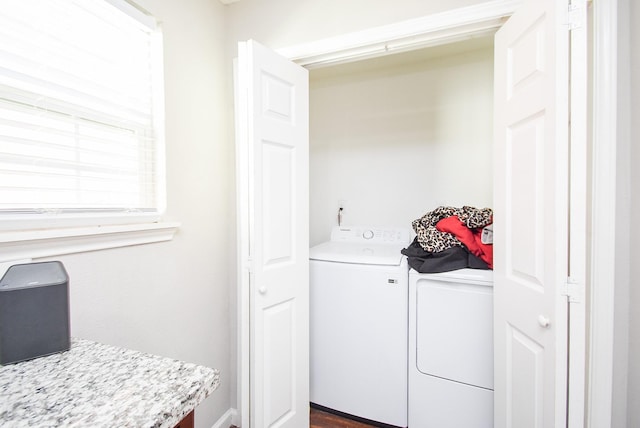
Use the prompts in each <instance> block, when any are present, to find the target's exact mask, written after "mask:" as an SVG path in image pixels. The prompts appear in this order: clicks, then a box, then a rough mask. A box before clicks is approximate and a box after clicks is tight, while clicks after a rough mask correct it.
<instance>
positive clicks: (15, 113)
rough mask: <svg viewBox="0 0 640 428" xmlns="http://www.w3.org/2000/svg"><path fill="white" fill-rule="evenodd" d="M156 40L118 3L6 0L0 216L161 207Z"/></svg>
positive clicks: (0, 43) (139, 16)
mask: <svg viewBox="0 0 640 428" xmlns="http://www.w3.org/2000/svg"><path fill="white" fill-rule="evenodd" d="M161 43H162V41H161V35H160V32H159V31H158V30H157V28H155V24H154V20H153V19H152V18H151V17H149V16H148V15H146V14H144V13H142V12H141V11H139V10H137V9H135V8H134V7H133V6H132V5H130V4H128V3H125V2H124V1H121V0H109V1H106V0H3V1H2V7H0V221H1V220H2V219H3V216H4V218H5V219H6V218H9V217H10V218H21V217H24V218H37V217H46V218H51V217H65V216H67V217H69V216H71V217H74V216H75V217H84V216H86V217H91V216H96V217H97V216H101V217H108V216H115V217H118V216H125V217H128V216H134V217H135V216H136V215H140V214H142V216H141V217H144V216H145V215H149V214H152V215H153V214H155V215H157V214H159V213H160V212H161V211H162V209H163V207H164V158H163V133H162V128H163V108H164V107H163V100H162V72H161V70H162V68H161V67H162V57H161V56H162V55H161V49H162V47H161Z"/></svg>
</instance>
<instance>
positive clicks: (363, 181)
mask: <svg viewBox="0 0 640 428" xmlns="http://www.w3.org/2000/svg"><path fill="white" fill-rule="evenodd" d="M492 111H493V39H492V38H486V39H483V40H479V41H478V40H476V41H471V42H470V41H466V42H461V43H457V44H454V45H449V46H441V47H437V48H430V49H427V50H424V51H422V52H412V53H406V54H396V55H392V56H387V57H383V58H377V59H371V60H366V61H360V62H357V63H350V64H344V65H339V66H333V67H328V68H323V69H317V70H311V73H310V145H311V147H310V187H311V188H310V195H311V198H310V199H311V202H310V211H311V214H310V222H311V224H310V229H311V245H314V244H317V243H319V242H321V241H324V240H327V239H328V237H329V233H330V231H331V227H332V226H334V225H336V224H337V211H338V208H339V202H340V201H344V202H345V206H344V211H343V224H344V225H374V226H393V227H407V228H410V227H411V221H412V220H414V219H416V218H418V217H420V216H422V215H423V214H424V213H426V212H427V211H430V210H432V209H434V208H436V207H437V206H439V205H453V206H462V205H473V206H478V207H491V206H492V204H491V202H492V178H493V177H492V174H493V172H492V145H493V140H492V139H493V132H492V130H493V114H492Z"/></svg>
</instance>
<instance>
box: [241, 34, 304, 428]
mask: <svg viewBox="0 0 640 428" xmlns="http://www.w3.org/2000/svg"><path fill="white" fill-rule="evenodd" d="M237 76H238V85H237V87H236V89H237V92H236V95H237V103H238V110H237V114H238V117H237V123H238V126H237V132H238V135H237V139H238V140H237V145H238V147H237V155H238V161H237V163H238V177H237V178H238V198H239V200H238V210H239V213H238V221H239V227H238V229H239V235H240V242H239V247H240V248H239V260H240V265H241V266H240V279H241V280H240V282H241V285H240V290H239V293H240V297H241V305H240V312H241V313H240V318H241V319H242V320H244V321H241V326H240V329H241V339H240V340H241V342H246V343H245V344H242V343H241V350H240V353H241V354H243V353H246V351H247V349H246V347H248V348H249V352H248V353H247V356H248V360H247V359H246V358H245V360H244V361H242V362H241V364H240V373H239V376H240V378H241V379H245V380H246V381H248V385H247V384H246V383H245V382H243V384H242V385H241V389H243V392H242V393H243V394H248V395H247V396H246V397H242V398H241V403H240V406H241V412H242V417H241V419H242V420H241V423H242V426H243V427H251V428H263V427H283V428H285V427H290V428H304V427H308V426H309V309H308V308H309V226H308V223H309V212H308V211H309V209H308V206H309V202H308V193H309V178H308V176H309V134H308V128H309V119H308V116H309V113H308V104H309V102H308V99H309V89H308V72H307V70H306V69H304V68H302V67H300V66H298V65H295V64H293V63H292V62H290V61H288V60H286V59H284V58H282V57H280V56H278V55H277V54H276V53H275V52H272V51H270V50H268V49H267V48H265V47H264V46H261V45H260V44H258V43H256V42H254V41H248V42H243V43H240V44H239V52H238V63H237ZM243 322H244V323H245V324H243ZM246 323H248V325H247V324H246ZM243 332H244V334H242V333H243ZM243 347H244V349H243ZM247 372H248V373H247ZM246 407H248V409H247V408H246ZM247 418H249V419H250V422H249V421H248V420H247Z"/></svg>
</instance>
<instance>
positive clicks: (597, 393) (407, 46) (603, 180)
mask: <svg viewBox="0 0 640 428" xmlns="http://www.w3.org/2000/svg"><path fill="white" fill-rule="evenodd" d="M521 4H522V0H494V1H488V2H484V3H480V4H477V5H474V6H469V7H463V8H459V9H454V10H449V11H446V12H441V13H437V14H432V15H427V16H424V17H420V18H415V19H411V20H408V21H402V22H398V23H395V24H390V25H385V26H381V27H375V28H369V29H366V30H362V31H358V32H354V33H348V34H343V35H340V36H336V37H331V38H327V39H322V40H317V41H313V42H310V43H304V44H300V45H294V46H289V47H284V48H281V49H277V52H278V53H280V54H281V55H283V56H285V57H287V58H289V59H290V60H292V61H294V62H296V63H297V64H299V65H302V66H304V67H306V68H308V69H313V68H318V67H324V66H330V65H336V64H339V63H345V62H351V61H358V60H362V59H367V58H374V57H379V56H383V55H386V54H389V53H398V52H403V51H410V50H415V49H420V48H425V47H429V46H437V45H442V44H446V43H451V42H455V41H460V40H465V39H468V38H472V37H478V36H482V35H489V34H493V33H495V31H497V29H498V28H499V27H500V26H501V25H502V23H503V22H504V21H505V20H506V19H508V17H509V16H511V15H512V14H513V12H514V11H515V10H516V9H517V8H518V7H519V6H520V5H521ZM592 8H593V9H592V13H593V15H597V16H598V17H599V19H594V23H593V25H592V27H591V28H592V31H593V60H592V63H593V64H594V65H593V67H594V70H593V81H592V86H591V87H592V88H593V89H592V90H593V94H592V96H593V101H592V103H593V111H592V113H591V115H590V117H589V124H588V126H589V127H590V129H591V130H593V135H592V139H591V142H590V145H591V148H592V153H593V154H592V162H591V168H592V175H591V177H588V178H587V180H588V182H587V183H586V187H587V189H588V192H589V194H590V195H591V203H590V205H589V208H590V210H591V212H592V217H591V219H590V223H589V225H588V228H589V229H590V230H591V231H592V234H591V239H590V243H589V244H588V248H587V250H588V251H589V257H588V259H589V260H605V261H606V263H591V266H588V267H587V269H588V272H589V276H590V280H589V282H588V285H587V290H586V293H587V294H588V296H589V297H588V298H587V299H586V301H587V302H588V303H589V306H587V307H585V308H584V309H585V310H584V311H582V318H583V319H582V320H578V322H580V323H581V324H582V325H583V326H584V327H585V329H584V330H585V331H586V335H587V336H588V337H589V343H590V346H589V348H587V345H586V343H587V342H586V339H587V338H586V337H580V338H577V341H578V343H577V344H576V343H574V344H573V345H572V347H573V349H585V355H580V356H577V358H578V359H579V364H584V361H585V358H586V361H588V365H587V368H586V372H585V374H584V376H585V378H586V379H582V380H580V381H579V383H578V385H579V386H583V385H584V388H585V400H584V406H585V407H586V409H587V411H586V420H587V421H586V422H587V426H593V427H596V426H597V427H607V426H610V421H611V414H612V400H611V393H612V378H613V364H614V361H613V326H614V295H615V293H614V289H613V287H609V286H603V287H598V286H597V285H598V284H614V279H615V269H614V266H615V263H614V262H615V259H614V254H615V251H614V250H615V243H616V242H615V234H614V232H615V230H613V229H614V224H613V222H612V221H611V218H612V211H611V210H612V208H611V207H614V206H615V194H616V177H615V174H612V173H611V172H612V171H615V163H616V159H615V158H616V156H615V153H616V137H617V133H616V130H617V115H616V112H617V107H618V99H617V96H616V94H617V80H616V76H617V65H618V63H617V61H618V58H617V47H618V39H617V13H618V6H617V5H616V3H615V2H593V5H592ZM593 284H595V285H596V286H593ZM589 316H590V318H591V319H590V323H589V326H588V328H587V323H586V317H589ZM575 321H576V320H573V321H572V322H575ZM572 339H573V340H576V338H575V337H573V338H572ZM570 363H571V362H570ZM587 379H588V381H586V380H587ZM570 385H571V379H570ZM592 403H597V404H598V405H595V404H594V405H592Z"/></svg>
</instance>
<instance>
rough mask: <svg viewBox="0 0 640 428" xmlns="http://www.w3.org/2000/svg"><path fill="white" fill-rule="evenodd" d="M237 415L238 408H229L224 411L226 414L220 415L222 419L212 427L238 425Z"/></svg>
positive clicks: (221, 427) (225, 427) (222, 427)
mask: <svg viewBox="0 0 640 428" xmlns="http://www.w3.org/2000/svg"><path fill="white" fill-rule="evenodd" d="M237 416H238V411H237V410H236V409H229V410H227V411H226V412H224V415H222V416H220V419H218V420H217V421H216V423H215V424H213V426H212V427H211V428H229V427H230V426H231V425H237V424H238V421H237V419H238V417H237Z"/></svg>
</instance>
